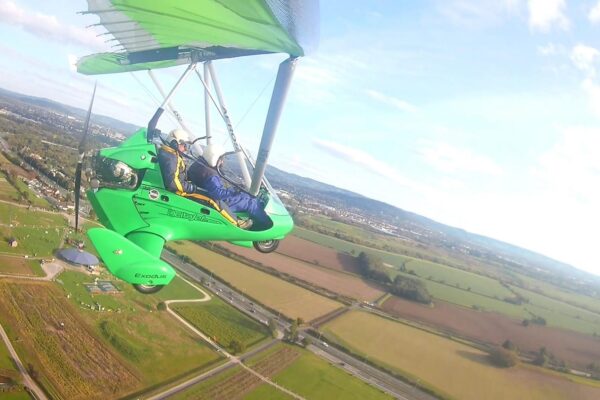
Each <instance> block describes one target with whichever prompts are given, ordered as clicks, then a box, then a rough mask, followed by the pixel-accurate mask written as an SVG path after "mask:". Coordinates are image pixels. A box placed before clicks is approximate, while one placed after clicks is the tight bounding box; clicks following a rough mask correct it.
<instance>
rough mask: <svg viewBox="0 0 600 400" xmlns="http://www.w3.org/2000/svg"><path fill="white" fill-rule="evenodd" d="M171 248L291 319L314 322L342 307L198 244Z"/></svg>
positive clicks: (187, 243)
mask: <svg viewBox="0 0 600 400" xmlns="http://www.w3.org/2000/svg"><path fill="white" fill-rule="evenodd" d="M169 246H170V247H172V248H173V249H175V250H176V251H177V252H178V253H179V254H182V255H186V256H188V257H190V258H191V259H192V260H193V261H194V262H196V263H197V264H199V265H201V266H202V267H204V268H205V269H207V270H209V271H212V272H213V273H214V274H215V275H217V276H219V277H221V278H222V279H223V280H225V281H227V282H229V283H231V284H232V285H233V286H234V287H236V288H237V289H239V290H241V291H242V292H244V293H245V294H247V295H249V296H250V297H252V298H254V299H256V300H257V301H258V302H260V303H262V304H264V305H266V306H268V307H270V308H272V309H274V310H277V311H279V312H281V313H282V314H283V315H285V316H287V317H289V318H298V317H299V318H302V319H303V320H305V321H311V320H313V319H315V318H318V317H320V316H322V315H325V314H327V313H329V312H331V311H333V310H335V309H337V308H339V307H341V306H342V304H341V303H338V302H337V301H334V300H331V299H329V298H326V297H324V296H320V295H318V294H316V293H313V292H311V291H309V290H307V289H303V288H301V287H298V286H296V285H293V284H291V283H288V282H285V281H283V280H281V279H279V278H276V277H274V276H272V275H269V274H267V273H265V272H261V271H258V270H256V269H255V268H252V267H249V266H247V265H245V264H243V263H241V262H237V261H235V260H232V259H230V258H227V257H225V256H222V255H220V254H217V253H215V252H212V251H210V250H207V249H205V248H204V247H201V246H199V245H197V244H194V243H191V242H173V243H170V244H169Z"/></svg>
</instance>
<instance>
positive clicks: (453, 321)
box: [383, 296, 600, 370]
mask: <svg viewBox="0 0 600 400" xmlns="http://www.w3.org/2000/svg"><path fill="white" fill-rule="evenodd" d="M383 309H384V310H385V311H386V312H388V313H390V314H392V315H396V316H398V317H402V318H406V319H409V320H414V321H420V322H423V323H425V324H427V325H430V326H433V327H435V328H441V329H444V330H447V331H450V332H453V333H455V334H458V335H461V336H465V337H467V338H470V339H474V340H478V341H483V342H487V343H494V344H502V343H503V342H504V341H505V340H507V339H510V340H511V341H512V342H513V343H515V344H516V345H517V347H519V348H520V349H521V350H524V351H538V350H539V348H540V347H542V346H545V347H546V348H547V349H548V350H549V351H550V352H551V353H553V354H555V355H556V356H557V357H558V358H559V359H561V360H564V361H566V362H567V364H569V365H570V366H571V367H573V368H576V369H581V370H583V369H585V367H586V366H587V365H589V364H590V363H591V362H596V363H597V362H598V360H600V338H594V337H592V336H588V335H583V334H580V333H577V332H572V331H567V330H562V329H558V328H550V327H543V326H536V325H532V324H530V325H529V326H528V327H524V326H522V325H521V322H520V321H517V320H513V319H511V318H508V317H505V316H503V315H500V314H496V313H490V312H479V311H475V310H470V309H468V308H463V307H459V306H456V305H453V304H449V303H445V302H442V301H437V302H436V306H435V307H434V308H430V307H427V306H422V305H419V304H416V303H413V302H410V301H407V300H403V299H400V298H397V297H394V296H392V297H390V298H389V299H388V300H387V301H386V302H385V303H384V304H383Z"/></svg>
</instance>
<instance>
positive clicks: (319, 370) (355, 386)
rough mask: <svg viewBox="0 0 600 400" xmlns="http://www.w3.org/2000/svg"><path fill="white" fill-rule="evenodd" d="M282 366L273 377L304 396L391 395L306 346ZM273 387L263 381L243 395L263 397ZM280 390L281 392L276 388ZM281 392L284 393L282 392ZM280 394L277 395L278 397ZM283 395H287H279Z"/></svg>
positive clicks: (320, 399) (363, 399) (366, 398)
mask: <svg viewBox="0 0 600 400" xmlns="http://www.w3.org/2000/svg"><path fill="white" fill-rule="evenodd" d="M298 350H300V351H301V355H300V357H298V358H297V359H296V360H295V361H294V362H293V363H292V364H291V365H289V366H288V367H287V368H286V369H285V370H283V371H281V372H279V373H277V374H275V375H274V376H273V377H272V380H273V381H274V382H276V383H278V384H279V385H281V386H283V387H285V388H286V389H289V390H291V391H292V392H294V393H297V394H299V395H300V396H302V397H304V398H307V399H315V400H328V399H349V400H352V399H355V400H370V399H372V400H376V399H391V397H390V396H388V395H386V394H384V393H383V392H381V391H379V390H378V389H375V388H374V387H372V386H369V385H367V384H366V383H365V382H363V381H361V380H360V379H358V378H355V377H353V376H352V375H349V374H348V373H347V372H345V371H344V370H342V369H340V368H338V367H335V366H333V365H331V364H330V363H329V362H327V361H325V360H323V359H322V358H320V357H318V356H316V355H315V354H313V353H311V352H310V351H307V350H301V349H298ZM271 392H278V391H276V390H275V389H274V388H273V387H272V386H271V385H266V384H263V385H261V386H259V387H258V388H257V389H255V390H254V391H253V392H251V393H249V394H248V396H246V397H244V398H245V399H256V400H259V399H265V398H270V397H267V394H270V393H271ZM278 393H281V392H278ZM281 394H282V395H283V393H281ZM277 398H279V397H277ZM282 398H287V396H286V397H282Z"/></svg>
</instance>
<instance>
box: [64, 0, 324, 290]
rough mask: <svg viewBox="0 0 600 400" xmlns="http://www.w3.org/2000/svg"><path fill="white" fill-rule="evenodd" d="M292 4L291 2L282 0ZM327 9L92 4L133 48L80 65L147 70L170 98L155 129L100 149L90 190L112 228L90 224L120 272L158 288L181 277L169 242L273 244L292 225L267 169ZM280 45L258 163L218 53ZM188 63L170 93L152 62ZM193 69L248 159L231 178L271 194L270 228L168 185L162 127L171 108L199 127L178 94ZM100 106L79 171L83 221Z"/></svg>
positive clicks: (206, 0)
mask: <svg viewBox="0 0 600 400" xmlns="http://www.w3.org/2000/svg"><path fill="white" fill-rule="evenodd" d="M284 3H285V7H281V5H282V4H284ZM317 11H318V4H317V3H316V1H294V0H290V1H282V0H277V1H271V0H244V1H222V0H203V1H198V0H196V1H194V0H177V1H168V2H167V1H151V0H103V1H97V0H88V12H89V13H94V14H96V15H98V17H99V18H100V25H102V26H104V27H105V28H106V29H107V30H108V33H110V34H111V35H112V36H113V37H114V40H116V41H117V42H118V44H119V45H120V46H121V47H122V48H123V49H122V50H123V51H121V52H118V53H102V54H96V55H91V56H87V57H84V58H82V59H81V60H79V62H78V64H77V68H78V71H79V72H81V73H84V74H88V75H92V74H107V73H118V72H132V71H142V70H146V71H148V73H149V74H150V76H151V78H152V80H153V82H154V83H155V84H156V86H157V89H158V90H159V91H160V92H161V94H162V95H163V97H164V99H163V102H162V104H161V105H160V106H159V107H158V109H157V111H156V113H155V114H154V116H153V117H152V119H151V120H150V122H149V124H148V127H147V128H143V129H140V130H139V131H137V132H136V133H135V134H134V135H133V136H131V137H130V138H129V139H127V140H126V141H125V142H123V143H122V144H121V145H120V146H118V147H115V148H106V149H103V150H100V151H99V152H97V153H96V155H95V156H94V168H93V169H94V171H93V178H92V179H91V182H92V185H91V189H89V190H88V191H87V197H88V199H89V201H90V203H91V205H92V207H93V209H94V211H95V212H96V215H97V216H98V218H99V220H100V222H101V223H102V224H103V225H104V226H105V228H94V229H90V230H89V231H88V236H89V237H90V239H91V241H92V242H93V244H94V246H95V247H96V249H97V251H98V253H99V254H100V256H101V258H102V260H103V262H104V263H105V264H106V266H107V268H108V270H109V271H110V272H111V273H112V274H113V275H115V276H116V277H118V278H121V279H123V280H124V281H126V282H128V283H131V284H133V285H134V287H135V288H136V289H137V290H138V291H140V292H142V293H154V292H156V291H158V290H160V289H161V288H162V287H163V286H164V285H167V284H168V283H169V282H170V281H171V280H172V279H173V277H174V276H175V271H174V270H173V268H172V267H171V266H170V265H168V264H167V263H166V262H164V261H162V260H161V259H160V255H161V252H162V250H163V246H164V244H165V242H167V241H169V240H182V239H189V240H200V241H203V240H218V241H229V242H231V243H234V244H237V245H241V246H247V247H251V246H252V245H254V247H255V248H257V249H258V250H259V251H262V252H270V251H273V250H274V249H275V248H276V247H277V244H278V241H279V240H281V239H283V238H284V237H285V236H286V235H287V234H288V233H289V232H290V231H291V230H292V228H293V221H292V218H291V216H290V215H289V213H288V212H287V210H286V209H285V207H284V205H283V203H282V202H281V201H280V200H279V198H278V197H277V195H276V194H275V192H274V191H273V189H272V188H271V186H270V185H269V183H268V182H267V180H266V178H265V177H264V171H265V168H266V165H267V158H268V154H269V151H270V148H271V145H272V142H273V138H274V135H275V131H276V127H277V124H278V121H279V117H280V115H281V112H282V109H283V104H284V101H285V97H286V95H287V90H288V88H289V84H290V81H291V77H292V74H293V70H294V66H295V63H296V60H297V58H298V57H300V56H302V55H304V49H303V46H301V45H300V37H301V36H310V35H309V33H310V32H311V31H312V30H314V27H315V23H314V21H315V19H314V17H315V16H316V14H317ZM270 53H287V54H289V55H290V57H289V58H288V59H286V60H285V61H283V62H282V63H281V64H280V67H279V71H278V74H277V79H276V82H275V86H274V89H273V94H272V97H271V104H270V107H269V111H268V114H267V118H266V121H265V127H264V130H263V134H262V139H261V144H260V148H259V151H258V157H257V161H256V163H254V162H253V161H252V160H251V158H250V157H249V156H248V154H247V153H246V152H245V150H244V149H243V148H242V147H241V146H240V145H239V143H238V141H237V139H236V137H235V133H234V131H233V127H232V123H231V120H230V118H229V115H228V113H227V109H226V108H225V105H224V101H223V96H222V93H221V91H220V86H219V83H218V81H217V79H216V74H215V71H214V66H213V65H212V60H217V59H222V58H232V57H240V56H249V55H260V54H270ZM199 63H203V67H204V74H203V75H204V76H202V75H201V74H200V72H199V71H198V70H197V66H198V64H199ZM182 64H188V67H187V69H186V70H185V72H184V73H183V75H182V76H181V77H180V79H179V80H178V81H177V83H176V84H175V86H174V87H173V89H172V90H171V91H170V92H169V93H168V94H165V93H164V92H163V90H162V88H161V87H160V84H159V83H158V82H157V81H156V78H155V77H154V75H153V74H152V71H151V70H152V69H156V68H165V67H171V66H176V65H182ZM192 74H195V75H197V77H198V78H199V79H200V80H201V82H202V84H203V86H204V90H205V99H206V104H205V113H206V114H207V115H208V113H209V109H210V105H211V104H210V103H209V100H210V101H211V102H212V105H214V106H215V107H216V108H217V111H218V113H219V114H220V116H221V117H222V119H223V121H224V122H225V125H226V127H227V132H228V134H229V137H230V139H231V143H232V146H233V149H234V151H233V152H231V153H230V155H233V156H234V158H236V159H237V161H238V162H239V165H238V166H237V171H238V172H239V176H240V177H241V178H240V179H239V180H237V181H235V182H234V181H232V179H231V177H228V176H224V178H225V179H226V180H227V181H229V182H230V183H232V184H235V185H236V186H238V187H239V188H241V189H242V190H245V191H247V192H248V193H250V194H252V195H255V196H260V197H261V198H262V199H263V200H265V201H266V206H265V211H266V212H267V214H268V215H269V217H270V219H271V222H272V225H271V226H270V227H268V228H266V229H264V230H260V231H255V230H243V229H240V228H239V227H237V225H235V224H233V223H231V222H230V221H229V220H227V219H226V218H225V217H224V216H223V215H221V213H220V212H219V211H218V210H217V209H215V208H213V207H211V205H210V203H208V202H207V203H198V202H195V201H193V200H190V199H188V198H185V197H182V196H179V195H177V194H176V193H173V192H170V191H168V190H167V189H166V188H165V184H164V182H163V179H162V175H161V171H160V166H159V164H158V162H157V153H158V148H159V147H160V145H161V143H160V140H161V132H160V131H159V130H158V129H157V128H156V126H157V124H158V122H159V119H160V117H161V115H162V114H163V113H164V112H165V111H167V112H171V113H172V114H173V116H175V117H176V119H177V121H178V123H179V124H180V126H181V128H182V129H185V130H187V131H188V132H189V129H187V127H186V125H185V122H184V121H183V119H182V118H181V116H180V115H179V114H178V113H177V112H176V111H175V110H173V108H172V107H171V104H170V101H171V98H172V96H173V95H174V93H175V91H176V90H177V89H178V88H179V87H180V85H181V84H182V83H183V82H184V81H185V80H186V79H187V78H188V77H189V76H190V75H192ZM210 82H212V83H213V88H214V92H215V93H214V94H212V92H211V90H210V86H209V84H210ZM215 98H216V99H215ZM92 104H93V97H92ZM92 104H90V110H89V111H88V120H87V121H86V128H85V132H84V138H83V139H82V144H81V145H80V149H79V150H80V159H79V163H78V165H77V171H76V182H75V183H76V184H75V186H76V188H75V191H76V196H75V197H76V203H77V204H76V225H77V224H78V212H79V210H78V208H79V195H80V184H81V170H82V161H83V156H84V154H85V144H84V143H85V140H86V137H87V131H88V126H89V116H90V115H91V107H92ZM207 121H209V118H207ZM210 137H211V132H210V125H209V123H208V122H207V132H206V136H204V137H203V138H200V139H206V141H207V144H208V143H210ZM197 140H198V139H197ZM198 144H199V143H198ZM192 147H193V146H192ZM219 172H220V173H221V172H222V171H219Z"/></svg>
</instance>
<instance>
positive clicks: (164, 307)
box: [156, 301, 167, 311]
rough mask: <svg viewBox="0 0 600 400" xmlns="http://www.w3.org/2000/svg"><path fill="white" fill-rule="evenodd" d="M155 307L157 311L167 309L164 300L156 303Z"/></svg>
mask: <svg viewBox="0 0 600 400" xmlns="http://www.w3.org/2000/svg"><path fill="white" fill-rule="evenodd" d="M156 309H157V310H158V311H165V310H166V309H167V305H166V304H165V302H164V301H161V302H160V303H158V304H157V305H156Z"/></svg>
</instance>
